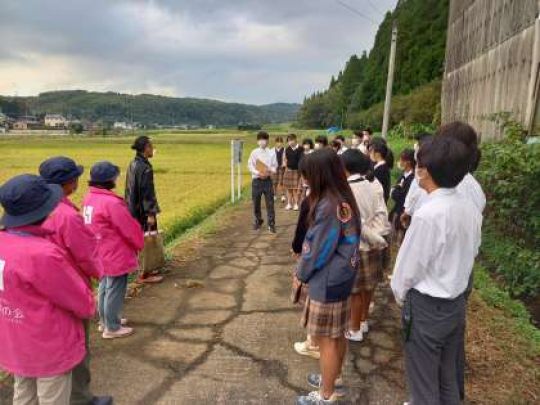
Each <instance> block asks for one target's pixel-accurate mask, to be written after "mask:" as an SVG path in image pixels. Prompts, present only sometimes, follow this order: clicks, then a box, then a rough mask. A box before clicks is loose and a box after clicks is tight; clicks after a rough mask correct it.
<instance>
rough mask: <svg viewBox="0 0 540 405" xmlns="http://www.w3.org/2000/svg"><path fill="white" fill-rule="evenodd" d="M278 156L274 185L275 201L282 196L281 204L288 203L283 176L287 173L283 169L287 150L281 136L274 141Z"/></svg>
mask: <svg viewBox="0 0 540 405" xmlns="http://www.w3.org/2000/svg"><path fill="white" fill-rule="evenodd" d="M272 150H273V151H274V153H275V154H276V161H277V169H276V173H275V174H272V184H273V185H274V200H275V199H276V197H277V196H278V195H279V194H281V202H285V201H287V198H286V197H285V192H284V191H283V174H284V173H285V167H283V154H284V153H285V148H284V147H283V138H282V137H281V136H276V139H275V140H274V147H273V148H272Z"/></svg>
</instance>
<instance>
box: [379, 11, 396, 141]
mask: <svg viewBox="0 0 540 405" xmlns="http://www.w3.org/2000/svg"><path fill="white" fill-rule="evenodd" d="M397 34H398V28H397V23H396V22H395V21H394V24H393V26H392V42H391V44H390V59H389V61H388V78H387V81H386V100H385V102H384V116H383V127H382V137H383V138H384V139H386V137H387V135H388V126H389V124H390V110H391V104H392V87H393V85H394V70H395V64H396V45H397Z"/></svg>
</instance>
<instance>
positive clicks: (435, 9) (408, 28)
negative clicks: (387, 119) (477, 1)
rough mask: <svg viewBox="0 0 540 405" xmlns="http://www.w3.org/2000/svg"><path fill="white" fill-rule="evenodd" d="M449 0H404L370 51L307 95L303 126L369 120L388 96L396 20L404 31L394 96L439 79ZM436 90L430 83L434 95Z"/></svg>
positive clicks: (356, 123) (355, 123)
mask: <svg viewBox="0 0 540 405" xmlns="http://www.w3.org/2000/svg"><path fill="white" fill-rule="evenodd" d="M448 2H449V1H448V0H400V1H399V2H398V5H397V6H396V8H395V10H394V11H393V12H391V13H390V12H388V13H387V14H386V16H385V18H384V21H383V22H382V23H381V25H380V26H379V29H378V31H377V35H376V37H375V43H374V46H373V49H371V51H370V52H369V54H368V53H366V52H364V53H363V54H362V55H361V56H357V55H353V56H351V58H350V59H349V61H348V62H347V63H346V65H345V68H344V69H343V71H341V72H339V74H338V75H337V76H332V78H331V79H329V83H330V85H329V87H328V89H326V90H323V91H320V92H317V93H315V94H313V95H311V96H309V97H307V98H306V99H305V101H304V104H303V106H302V108H301V111H300V114H299V122H300V125H302V126H307V127H315V128H316V127H325V126H330V125H339V124H340V123H341V122H342V118H343V121H344V122H345V124H347V125H348V126H359V125H361V124H366V123H364V122H361V121H363V120H364V121H366V114H362V112H365V111H367V110H368V109H369V108H370V107H372V106H374V105H376V104H377V103H379V102H381V101H383V100H384V97H385V92H386V78H387V72H388V59H389V53H390V52H389V50H390V39H391V36H392V23H393V21H396V23H397V25H398V31H399V32H398V46H397V54H396V74H395V81H394V94H395V95H403V94H409V93H411V92H414V90H416V89H418V88H420V87H421V86H423V85H426V84H428V83H431V82H433V81H437V80H439V79H440V78H441V76H442V73H443V71H444V56H445V47H446V28H447V20H448ZM432 88H433V86H430V87H428V91H431V93H433V91H432ZM435 91H437V89H436V86H435ZM438 91H439V94H440V89H439V90H438ZM424 92H425V91H424ZM428 98H429V100H424V101H426V102H428V103H431V102H433V100H434V99H436V98H437V94H430V95H429V97H428ZM432 108H433V109H436V108H437V107H436V106H432ZM426 119H427V118H426V117H422V120H426ZM375 121H376V122H377V121H378V119H375ZM367 124H369V122H368V123H367Z"/></svg>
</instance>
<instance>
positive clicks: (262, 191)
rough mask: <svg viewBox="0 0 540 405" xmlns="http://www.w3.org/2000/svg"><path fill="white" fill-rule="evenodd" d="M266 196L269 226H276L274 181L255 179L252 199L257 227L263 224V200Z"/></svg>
mask: <svg viewBox="0 0 540 405" xmlns="http://www.w3.org/2000/svg"><path fill="white" fill-rule="evenodd" d="M263 195H264V200H265V203H266V213H267V215H268V226H275V224H276V214H275V212H274V186H273V184H272V179H270V178H267V179H253V181H252V184H251V198H252V199H253V216H254V220H255V224H256V225H260V224H262V222H263V220H262V214H261V198H262V196H263Z"/></svg>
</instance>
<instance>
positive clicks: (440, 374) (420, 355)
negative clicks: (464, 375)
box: [402, 290, 465, 405]
mask: <svg viewBox="0 0 540 405" xmlns="http://www.w3.org/2000/svg"><path fill="white" fill-rule="evenodd" d="M402 322H403V327H404V331H405V334H406V339H405V369H406V372H407V380H408V383H409V391H410V395H411V398H410V401H411V403H412V404H413V405H459V403H460V400H459V384H458V380H457V378H456V375H457V372H456V364H457V362H456V357H457V355H458V353H459V350H460V344H461V341H462V337H461V334H462V333H463V331H464V322H465V296H464V294H462V295H460V296H459V297H458V298H456V299H454V300H444V299H440V298H434V297H430V296H428V295H424V294H421V293H419V292H418V291H416V290H410V291H409V293H408V294H407V298H406V299H405V302H404V304H403V308H402ZM407 335H408V336H407Z"/></svg>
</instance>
